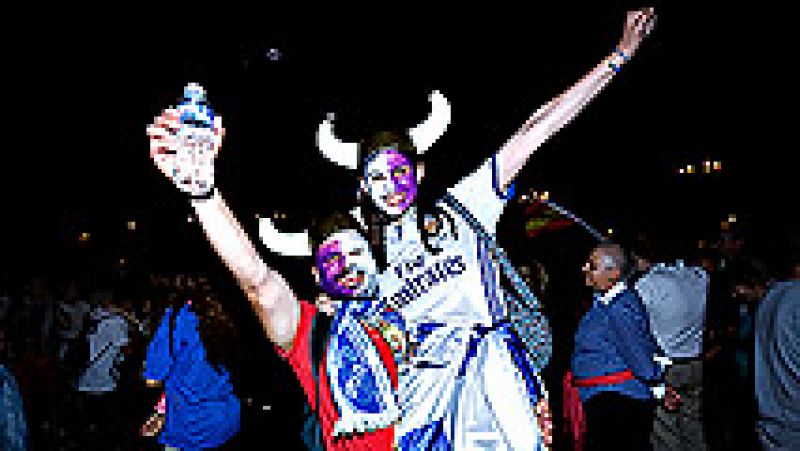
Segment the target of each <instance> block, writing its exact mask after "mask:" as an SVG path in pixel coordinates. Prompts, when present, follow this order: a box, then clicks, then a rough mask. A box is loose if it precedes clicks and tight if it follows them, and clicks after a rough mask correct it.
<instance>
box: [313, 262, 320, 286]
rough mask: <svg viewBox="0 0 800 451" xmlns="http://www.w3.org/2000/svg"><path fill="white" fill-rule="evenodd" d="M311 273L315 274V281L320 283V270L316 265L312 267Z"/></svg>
mask: <svg viewBox="0 0 800 451" xmlns="http://www.w3.org/2000/svg"><path fill="white" fill-rule="evenodd" d="M311 274H312V275H313V276H314V282H315V283H316V284H317V285H319V270H318V269H317V267H316V266H312V267H311Z"/></svg>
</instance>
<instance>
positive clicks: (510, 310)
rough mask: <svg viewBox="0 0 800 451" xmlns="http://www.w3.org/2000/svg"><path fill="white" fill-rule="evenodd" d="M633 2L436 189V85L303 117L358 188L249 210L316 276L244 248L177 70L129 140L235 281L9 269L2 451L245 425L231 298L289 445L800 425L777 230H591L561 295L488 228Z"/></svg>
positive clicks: (634, 32) (623, 55)
mask: <svg viewBox="0 0 800 451" xmlns="http://www.w3.org/2000/svg"><path fill="white" fill-rule="evenodd" d="M653 19H654V14H653V10H652V8H647V9H643V10H638V11H632V12H630V13H629V14H628V16H627V18H626V22H625V27H624V30H623V35H622V38H621V39H620V41H619V44H618V46H617V47H616V48H615V49H614V50H613V52H611V53H610V54H609V55H608V56H606V57H604V58H603V59H602V60H601V61H600V62H599V63H598V64H597V65H596V66H595V67H594V68H592V69H591V70H590V71H589V72H588V73H587V74H586V75H585V76H584V77H582V78H581V79H580V80H578V82H576V83H575V84H574V85H572V86H571V87H569V88H567V89H566V90H565V91H564V92H563V93H562V94H561V95H559V96H557V97H555V98H554V99H552V100H551V101H550V102H548V103H547V104H546V105H545V106H544V107H543V108H541V109H539V110H537V111H536V112H535V113H534V114H533V115H532V116H531V118H530V119H529V120H528V121H526V122H525V124H523V126H522V127H521V128H520V129H519V131H518V132H517V133H516V134H514V135H513V136H512V137H511V138H509V140H508V141H507V142H506V143H505V144H504V145H503V146H502V147H500V148H499V150H498V151H497V152H496V153H494V154H492V155H491V156H489V157H488V158H487V159H485V160H484V161H483V162H482V163H481V164H480V165H479V166H478V167H476V168H475V169H474V170H473V171H472V172H470V173H468V174H466V175H464V176H463V177H461V178H460V179H459V180H458V182H456V183H455V184H454V185H453V186H451V187H449V189H447V190H446V192H445V193H444V194H443V195H441V196H440V197H438V198H436V199H434V198H433V197H431V196H430V195H429V194H427V193H426V192H424V185H422V180H423V178H424V177H425V164H424V159H423V154H424V152H425V151H426V150H428V148H430V147H431V146H432V145H433V144H434V143H435V142H436V140H437V139H438V138H439V137H440V136H441V135H442V134H443V133H444V132H445V129H446V127H447V125H448V124H449V121H450V110H449V103H448V102H447V99H446V98H444V96H443V94H441V93H440V92H438V91H434V92H433V93H432V94H431V97H430V100H431V104H432V108H433V111H432V113H431V116H430V117H429V118H428V119H427V120H426V121H424V122H423V123H421V124H419V125H418V126H417V127H414V128H412V129H410V130H408V131H407V133H397V132H385V131H381V132H378V133H375V134H374V135H372V136H370V137H369V138H366V139H364V140H362V141H361V142H360V143H346V142H343V141H342V140H340V139H339V138H337V137H336V136H335V134H334V132H333V125H332V119H331V118H329V119H328V120H325V121H323V122H322V124H320V126H319V131H318V136H317V138H318V139H317V144H318V146H319V148H320V151H321V153H322V155H324V157H325V158H327V159H328V160H329V161H330V162H332V163H335V164H337V165H340V166H343V167H346V168H347V169H350V170H353V171H356V172H357V179H358V191H357V193H354V196H353V199H351V201H355V208H353V209H352V210H350V211H349V212H348V213H347V214H339V215H336V216H334V217H332V218H328V219H326V220H321V221H319V222H317V223H315V227H314V229H313V230H311V231H310V232H309V233H292V234H286V233H282V232H280V231H279V230H278V229H277V228H276V226H275V224H274V223H273V222H272V221H271V220H270V219H269V218H262V219H261V221H260V230H259V236H260V238H261V241H262V244H263V245H264V246H265V247H266V248H267V249H268V250H269V251H271V252H272V253H275V254H280V255H283V256H293V257H299V256H304V257H311V261H312V263H311V265H310V268H309V269H310V270H311V272H312V274H313V276H314V280H315V281H316V287H314V288H315V289H316V292H318V293H321V294H320V295H319V296H318V297H317V298H316V299H302V298H301V294H300V293H305V292H311V291H314V290H308V289H307V288H306V287H302V286H300V284H298V283H297V282H296V281H294V280H292V279H291V278H288V277H285V274H283V273H282V272H281V271H280V270H279V269H277V268H276V267H273V265H272V264H271V263H269V261H268V260H267V259H265V258H264V256H263V255H262V254H261V253H260V252H258V251H257V247H256V245H255V244H254V243H253V241H252V240H251V238H250V236H249V235H248V233H246V232H245V231H244V229H243V227H242V224H241V223H240V222H239V220H238V219H237V216H236V215H235V214H234V213H233V212H232V211H231V209H230V206H229V205H228V203H227V202H226V199H225V197H224V195H223V193H222V192H221V190H220V189H219V188H218V187H217V186H216V185H215V183H214V170H215V158H216V156H217V154H218V152H219V151H220V148H221V146H222V140H223V136H224V129H223V128H222V123H221V121H222V119H221V116H219V115H216V114H215V113H214V112H213V111H212V110H211V108H210V107H209V106H208V102H207V99H206V93H205V91H204V90H203V89H202V87H200V86H199V85H197V84H189V85H188V86H187V87H186V90H185V92H184V97H183V99H182V101H181V103H180V104H179V106H178V107H177V108H166V109H165V110H163V111H162V113H161V114H160V115H158V116H157V117H156V119H155V121H154V123H153V124H152V125H150V126H149V127H148V129H147V134H148V137H149V139H150V157H151V159H152V160H153V163H154V164H155V166H156V167H157V168H158V169H159V170H160V171H161V172H162V173H163V174H164V176H165V177H166V178H167V180H169V182H171V183H172V184H173V185H174V186H175V188H177V189H178V190H179V191H180V192H182V193H184V194H185V195H186V201H187V203H188V204H189V205H190V206H191V208H192V209H193V213H194V215H195V217H196V219H197V223H198V227H199V228H201V229H202V231H203V233H204V236H205V238H206V240H207V243H205V244H203V245H210V247H211V248H212V249H213V251H214V252H215V253H216V255H217V256H218V257H219V259H220V261H221V262H222V264H223V265H224V267H225V269H226V270H227V271H228V275H229V276H232V279H233V280H234V281H235V283H236V284H237V285H238V288H239V290H240V291H239V292H238V298H240V299H239V301H236V300H233V299H228V300H227V301H226V302H221V301H220V300H219V299H218V296H217V295H216V294H215V293H214V291H213V290H212V289H211V287H210V285H209V283H208V280H207V279H206V278H203V277H187V276H182V275H177V276H176V275H167V276H165V275H158V274H150V275H149V279H148V280H142V279H141V278H139V279H138V280H137V279H134V278H130V279H121V280H120V281H119V282H118V283H113V284H111V286H108V287H101V286H100V285H97V286H84V284H83V283H81V282H78V281H73V280H66V281H63V280H62V281H61V282H59V283H57V284H56V285H53V281H51V280H47V279H45V278H34V279H30V281H29V283H28V281H25V283H20V284H15V283H11V284H9V285H8V287H7V288H6V292H4V293H3V297H2V304H0V314H1V315H2V316H0V324H2V327H0V332H2V334H0V350H1V351H2V353H3V355H2V361H0V363H2V364H3V366H2V367H0V376H1V377H2V390H3V391H2V408H3V412H2V420H3V423H2V426H3V427H2V429H3V430H2V432H3V434H4V435H3V445H4V449H26V448H33V449H80V450H84V449H149V448H159V447H164V448H165V449H188V450H193V449H203V448H222V449H239V448H245V449H248V448H250V447H252V446H251V445H250V444H249V443H251V442H247V444H245V443H244V441H243V440H242V431H241V426H242V422H243V420H244V419H245V417H246V416H247V412H246V411H245V410H244V409H243V408H244V406H245V405H247V404H248V403H249V401H247V400H245V399H244V397H243V396H241V390H242V387H243V386H244V385H245V384H244V382H243V377H242V373H243V371H242V363H243V360H244V357H242V356H241V355H239V353H238V351H240V350H241V349H243V348H246V347H248V346H252V343H253V341H251V340H246V339H241V337H239V336H238V334H237V333H238V332H239V331H240V329H241V324H242V322H243V320H242V316H241V315H232V314H231V309H232V308H233V307H234V306H235V305H237V302H238V303H239V304H248V305H249V307H250V308H251V310H252V315H251V316H254V317H255V318H256V320H257V322H258V324H259V326H260V330H259V332H260V334H261V335H263V337H262V338H264V339H265V340H266V341H268V342H269V343H270V344H271V350H273V351H274V354H275V355H276V356H278V358H279V359H281V360H283V361H284V363H285V364H286V366H288V367H289V368H290V369H291V372H292V376H293V378H294V380H291V383H292V384H293V385H296V386H299V387H300V388H301V390H302V395H303V397H302V398H303V403H304V409H305V410H304V414H305V415H304V419H303V420H304V423H303V425H302V427H301V428H298V429H299V430H298V431H297V432H298V434H297V435H300V436H302V441H303V443H304V445H305V447H306V448H308V449H313V450H317V449H328V450H336V449H342V450H352V449H370V450H390V449H391V450H394V449H402V450H419V449H437V450H449V449H457V450H461V449H470V450H472V449H497V450H546V449H552V448H555V449H575V450H582V449H587V450H609V449H630V450H641V449H650V448H653V449H659V450H661V449H664V450H668V449H699V450H703V449H712V450H716V449H733V448H737V449H742V448H745V449H758V448H759V447H764V448H766V449H791V448H792V447H793V446H797V445H800V440H799V439H798V424H797V420H798V416H799V414H798V405H800V403H798V402H797V401H798V399H797V397H798V393H800V388H799V387H798V386H799V385H800V377H799V376H800V374H799V373H800V372H798V366H800V362H798V355H800V351H798V341H800V340H798V336H797V334H798V330H800V327H798V324H797V322H798V302H800V298H799V297H798V292H799V291H800V289H798V284H799V283H800V282H798V275H799V274H798V272H799V271H800V266H798V261H797V260H796V258H797V255H796V254H791V251H789V252H787V258H786V259H783V260H778V263H777V265H775V264H773V262H771V261H770V262H765V261H759V259H758V258H755V257H754V256H751V255H748V254H747V247H746V246H745V245H744V244H745V243H744V242H743V241H742V239H741V237H739V236H737V235H735V234H734V233H733V231H731V230H730V229H729V230H723V233H722V236H721V237H720V239H719V240H717V241H716V242H714V243H698V246H697V247H696V249H692V250H691V252H690V251H689V250H687V251H686V255H685V256H683V259H682V260H680V261H676V260H675V252H671V253H670V254H669V255H667V254H666V253H660V252H658V251H656V250H655V249H657V248H656V247H655V246H650V245H648V243H647V241H646V240H639V241H638V242H625V241H624V240H619V243H613V242H611V241H610V240H608V239H607V238H602V239H600V240H599V242H597V243H594V244H593V246H592V248H591V249H590V250H589V252H587V256H586V261H585V264H584V265H583V267H582V268H581V270H582V272H583V274H584V278H585V280H584V285H585V286H586V287H587V289H585V290H583V291H581V290H577V289H576V290H574V292H573V293H571V294H572V295H574V296H575V297H576V298H577V299H575V300H576V301H577V302H570V303H565V302H563V301H557V299H558V298H559V297H563V296H562V294H560V293H557V292H556V291H557V290H553V289H550V288H549V287H548V283H549V281H550V280H552V279H554V278H556V277H557V276H556V275H555V274H558V273H559V271H558V270H556V271H551V272H549V273H548V271H547V268H546V266H547V264H545V263H543V262H541V261H537V262H536V264H535V265H532V266H535V267H531V268H528V270H527V271H524V272H518V271H517V269H516V268H515V265H514V264H513V263H512V261H511V259H510V257H509V256H508V255H507V254H506V251H505V250H504V249H503V248H502V247H501V246H500V244H499V243H498V239H497V225H498V222H499V221H500V217H501V215H502V213H503V211H504V209H505V208H506V206H507V204H508V201H509V200H510V199H512V198H513V196H514V179H515V178H516V176H517V174H518V173H519V172H520V171H521V170H522V169H523V168H524V167H525V166H526V164H527V163H528V161H529V159H530V157H531V155H532V154H533V152H534V151H535V150H536V149H537V148H538V147H539V146H541V145H542V144H543V143H544V142H546V141H547V140H548V139H550V137H551V136H552V135H553V134H554V133H556V132H557V131H558V130H560V129H561V128H562V127H564V126H565V125H567V124H568V123H569V122H570V121H571V120H572V119H573V118H574V117H576V115H578V114H579V113H580V112H581V111H582V109H583V108H584V107H585V106H586V105H587V104H588V103H589V102H590V101H591V100H592V99H593V98H594V97H595V96H597V95H598V93H599V92H600V91H602V90H603V89H604V88H605V87H606V86H607V85H608V84H609V83H610V81H611V80H612V79H613V78H614V76H615V75H616V74H617V73H618V72H619V71H620V70H621V68H622V66H623V65H624V64H625V63H627V61H628V60H629V59H630V58H631V57H632V56H633V55H634V54H635V52H636V51H637V48H638V47H639V45H640V44H641V43H642V41H643V40H644V39H645V37H646V36H647V35H648V34H649V33H650V31H651V30H652V27H653ZM428 177H430V175H428ZM198 245H200V244H198ZM662 248H663V247H662ZM521 274H524V275H528V276H531V277H528V280H527V283H526V280H525V278H523V277H522V276H521ZM548 274H551V275H548ZM533 279H535V280H533ZM532 281H535V282H536V283H531V282H532ZM573 282H574V281H573ZM531 287H533V290H532V289H531ZM537 291H538V293H537ZM545 292H546V294H545ZM537 294H538V296H537ZM241 298H244V301H241ZM559 315H561V316H565V315H566V316H570V315H571V316H572V317H573V318H574V319H575V321H574V323H572V324H570V323H569V321H562V320H559V319H556V318H555V317H556V316H559ZM548 316H550V317H551V318H552V319H554V321H552V322H551V321H549V320H548ZM551 323H552V324H553V326H551ZM565 325H566V327H565ZM565 344H569V346H565ZM250 355H252V353H251V354H250ZM555 393H557V394H555ZM247 399H249V398H247ZM556 400H557V401H558V402H556ZM263 433H264V431H262V434H263ZM267 433H268V434H270V435H271V436H273V437H274V436H276V434H277V435H280V434H283V433H287V432H286V431H277V430H272V431H269V432H267ZM287 434H288V433H287ZM154 436H158V438H157V440H156V439H154ZM261 439H262V440H263V437H261ZM279 440H280V439H279Z"/></svg>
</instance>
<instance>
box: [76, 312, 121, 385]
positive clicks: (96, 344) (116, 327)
mask: <svg viewBox="0 0 800 451" xmlns="http://www.w3.org/2000/svg"><path fill="white" fill-rule="evenodd" d="M92 316H93V317H94V319H96V320H98V321H99V323H98V325H97V330H96V331H95V332H94V333H93V334H91V335H89V336H88V340H89V366H88V367H87V368H86V370H85V371H84V372H83V374H81V377H80V379H79V380H78V391H82V392H93V393H102V392H109V391H114V390H116V388H117V379H118V378H119V375H118V374H117V371H116V366H117V365H118V364H119V363H120V362H121V361H122V360H123V358H124V354H122V347H123V346H125V345H126V344H128V326H127V323H126V322H125V319H124V318H123V317H122V316H120V315H117V314H112V313H109V312H108V311H106V310H103V309H99V308H98V309H96V310H95V311H93V312H92ZM76 345H78V346H84V344H83V343H77V344H76Z"/></svg>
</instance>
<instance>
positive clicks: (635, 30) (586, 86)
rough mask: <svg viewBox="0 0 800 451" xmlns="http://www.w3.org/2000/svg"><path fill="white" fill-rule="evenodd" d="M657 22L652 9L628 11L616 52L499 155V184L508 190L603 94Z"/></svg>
mask: <svg viewBox="0 0 800 451" xmlns="http://www.w3.org/2000/svg"><path fill="white" fill-rule="evenodd" d="M654 19H655V16H654V12H653V8H646V9H643V10H638V11H630V12H628V15H627V18H626V21H625V29H624V32H623V35H622V39H621V40H620V42H619V45H618V46H617V49H615V51H614V52H613V53H612V54H611V55H610V56H607V57H606V58H604V59H603V60H602V61H600V63H598V64H597V66H595V68H594V69H592V70H591V71H590V72H589V73H587V74H586V75H584V76H583V78H581V79H580V80H578V82H577V83H575V84H574V85H572V86H571V87H570V88H569V89H567V90H566V91H564V92H563V93H561V95H559V96H558V97H556V98H554V99H552V100H550V101H549V102H547V103H546V104H545V105H544V106H542V107H541V108H539V109H538V110H537V111H536V112H535V113H533V116H531V118H530V119H528V121H527V122H525V124H524V125H523V126H522V128H520V129H519V130H518V131H517V132H516V133H515V134H514V135H513V136H512V137H511V138H509V140H508V141H507V142H506V143H505V144H504V145H503V147H502V148H501V149H500V150H499V151H498V152H497V163H498V168H497V172H498V182H499V184H500V186H501V187H503V188H505V187H507V186H508V185H509V184H510V183H511V181H512V180H513V179H514V177H515V176H516V175H517V173H518V172H519V171H520V169H522V167H523V166H525V163H527V161H528V158H530V156H531V155H532V154H533V152H534V151H535V150H536V149H538V148H539V146H541V145H542V144H543V143H544V142H545V141H547V140H548V139H549V138H550V137H551V136H552V135H553V134H555V133H556V132H557V131H558V130H560V129H561V128H562V127H563V126H565V125H567V124H568V123H569V122H570V121H571V120H572V119H573V118H575V116H577V115H578V113H579V112H580V111H581V110H582V109H583V108H584V107H585V106H586V105H587V104H588V103H589V102H590V101H591V100H592V99H593V98H594V97H595V96H596V95H597V94H598V93H599V92H600V91H602V89H603V88H604V87H606V85H608V82H609V81H611V79H612V78H613V76H614V74H615V73H616V72H617V71H618V70H619V68H620V67H621V66H622V64H624V63H625V61H626V60H627V59H629V58H630V57H631V56H633V54H634V53H635V52H636V49H637V48H638V47H639V44H641V42H642V40H643V39H644V38H645V37H646V36H647V35H648V34H649V32H650V31H651V29H652V26H653V23H654V22H653V21H654Z"/></svg>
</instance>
